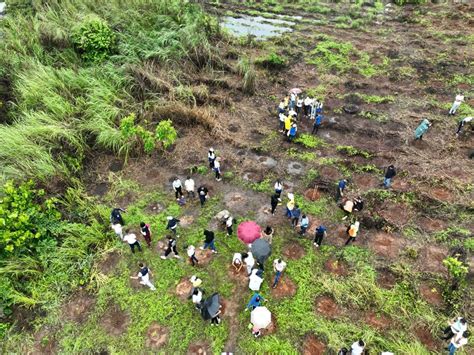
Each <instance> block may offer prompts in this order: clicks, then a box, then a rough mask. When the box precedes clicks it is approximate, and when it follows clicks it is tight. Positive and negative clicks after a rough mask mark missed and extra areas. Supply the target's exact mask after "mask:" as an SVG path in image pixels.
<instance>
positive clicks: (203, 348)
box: [186, 341, 212, 355]
mask: <svg viewBox="0 0 474 355" xmlns="http://www.w3.org/2000/svg"><path fill="white" fill-rule="evenodd" d="M186 354H187V355H212V351H211V346H210V345H209V343H208V342H205V341H200V342H197V343H193V344H190V345H189V348H188V351H187V352H186Z"/></svg>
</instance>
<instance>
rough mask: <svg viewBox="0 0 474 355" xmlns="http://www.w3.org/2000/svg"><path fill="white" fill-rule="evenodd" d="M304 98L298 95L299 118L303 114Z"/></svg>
mask: <svg viewBox="0 0 474 355" xmlns="http://www.w3.org/2000/svg"><path fill="white" fill-rule="evenodd" d="M303 102H304V100H303V98H302V97H298V100H296V114H297V115H298V117H299V118H301V116H302V115H303Z"/></svg>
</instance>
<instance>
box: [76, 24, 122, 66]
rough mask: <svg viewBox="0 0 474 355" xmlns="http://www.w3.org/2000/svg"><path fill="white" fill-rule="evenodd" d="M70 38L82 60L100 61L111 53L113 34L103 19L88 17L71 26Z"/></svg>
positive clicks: (113, 40)
mask: <svg viewBox="0 0 474 355" xmlns="http://www.w3.org/2000/svg"><path fill="white" fill-rule="evenodd" d="M72 39H73V41H74V44H75V46H76V47H77V48H78V49H79V50H80V52H81V55H82V58H84V60H86V61H89V62H101V61H103V60H104V59H105V58H107V57H108V56H109V54H110V53H111V51H112V48H113V46H114V42H115V34H114V33H113V32H112V30H111V29H110V27H109V25H108V24H107V22H105V21H104V20H102V19H100V18H98V17H88V18H86V19H84V20H83V21H82V22H81V23H80V24H79V25H78V26H77V27H75V28H73V34H72Z"/></svg>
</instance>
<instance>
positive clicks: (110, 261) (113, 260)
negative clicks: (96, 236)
mask: <svg viewBox="0 0 474 355" xmlns="http://www.w3.org/2000/svg"><path fill="white" fill-rule="evenodd" d="M120 258H121V255H120V254H119V253H118V252H116V251H113V252H111V253H108V254H107V255H106V256H105V258H104V260H103V261H102V262H101V263H99V271H100V272H101V273H103V274H105V275H111V274H113V273H115V271H116V270H117V264H118V263H119V261H120Z"/></svg>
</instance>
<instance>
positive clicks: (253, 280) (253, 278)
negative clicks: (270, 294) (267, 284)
mask: <svg viewBox="0 0 474 355" xmlns="http://www.w3.org/2000/svg"><path fill="white" fill-rule="evenodd" d="M259 271H260V270H258V269H254V270H252V273H251V274H250V278H249V288H250V289H251V290H252V291H260V286H261V285H262V282H263V278H262V277H260V276H259V275H260V274H261V271H260V272H259Z"/></svg>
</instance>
